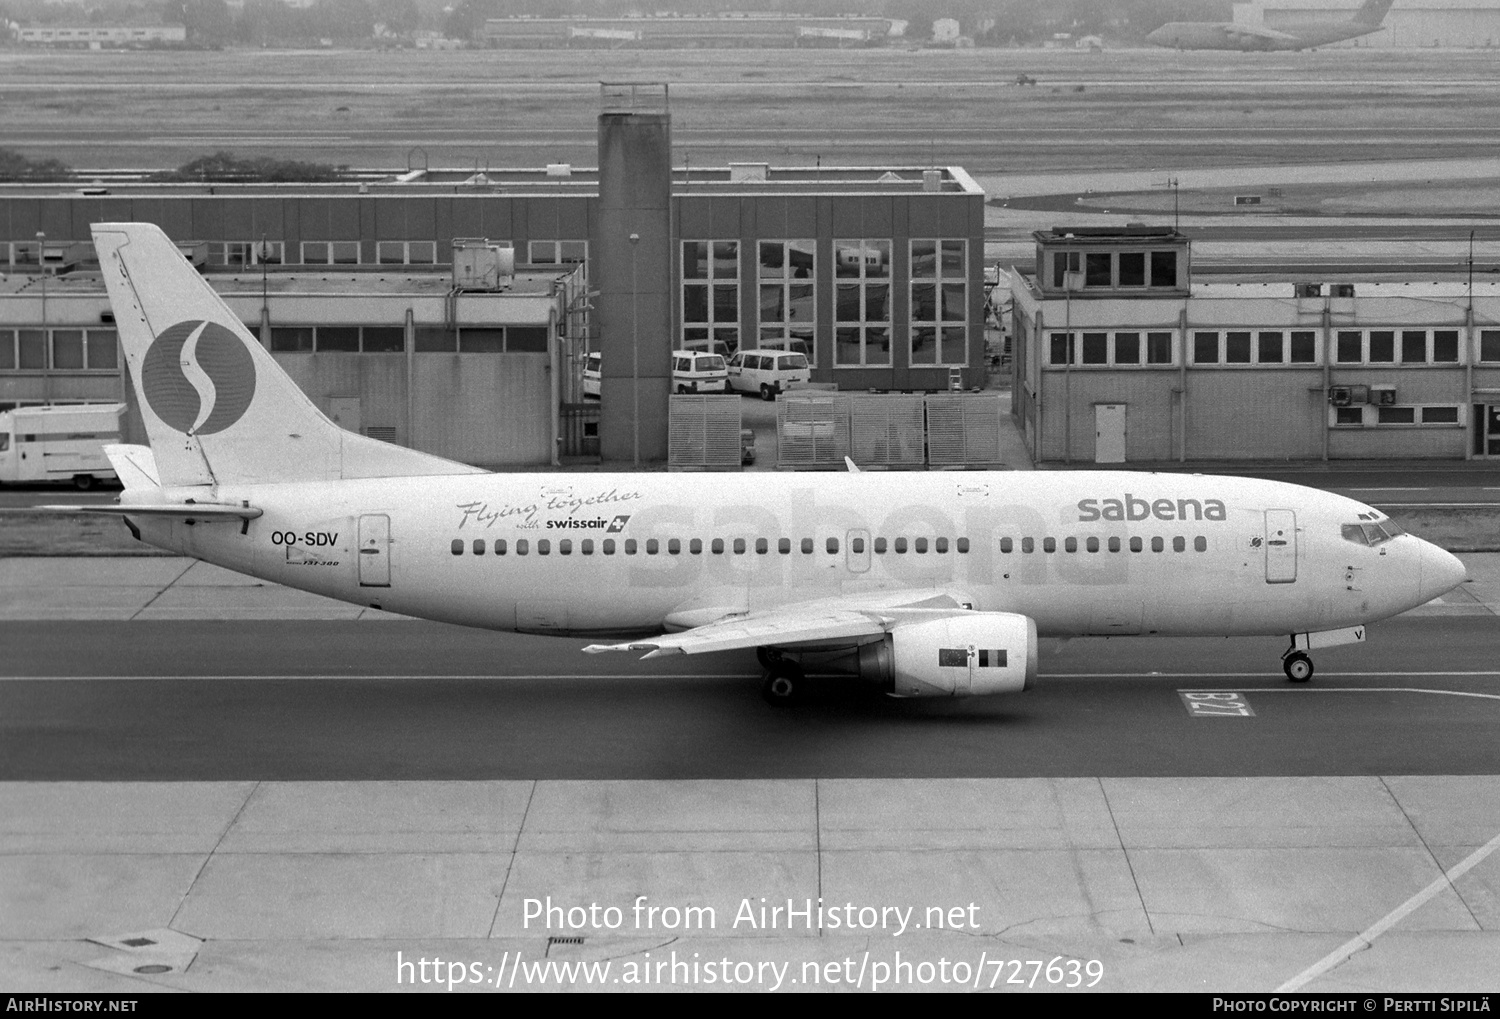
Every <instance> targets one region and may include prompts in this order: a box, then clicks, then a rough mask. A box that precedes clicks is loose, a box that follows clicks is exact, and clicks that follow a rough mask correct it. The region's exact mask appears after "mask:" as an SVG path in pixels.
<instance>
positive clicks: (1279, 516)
mask: <svg viewBox="0 0 1500 1019" xmlns="http://www.w3.org/2000/svg"><path fill="white" fill-rule="evenodd" d="M1296 579H1297V514H1296V513H1293V512H1292V511H1291V510H1266V583H1267V584H1290V583H1292V582H1293V581H1295V580H1296Z"/></svg>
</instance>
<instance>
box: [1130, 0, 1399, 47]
mask: <svg viewBox="0 0 1500 1019" xmlns="http://www.w3.org/2000/svg"><path fill="white" fill-rule="evenodd" d="M1391 3H1392V0H1365V2H1364V3H1363V4H1361V5H1360V6H1359V9H1358V10H1356V11H1355V12H1354V13H1353V14H1352V15H1351V16H1350V17H1348V18H1345V19H1341V20H1338V21H1305V22H1298V23H1297V24H1295V25H1285V26H1282V27H1280V28H1276V27H1273V26H1270V25H1256V24H1250V23H1246V22H1239V21H1173V22H1169V23H1168V24H1165V25H1163V26H1161V27H1160V28H1158V29H1157V30H1156V31H1154V32H1152V33H1151V34H1150V35H1148V36H1146V41H1147V42H1149V43H1153V44H1154V45H1157V46H1167V47H1171V48H1173V49H1179V50H1306V49H1312V48H1313V47H1315V46H1326V45H1328V44H1329V43H1331V42H1342V41H1343V40H1345V39H1358V38H1359V37H1360V36H1364V35H1369V34H1371V33H1372V32H1378V31H1380V28H1381V26H1382V25H1383V24H1384V23H1385V16H1386V12H1388V11H1389V10H1390V9H1391Z"/></svg>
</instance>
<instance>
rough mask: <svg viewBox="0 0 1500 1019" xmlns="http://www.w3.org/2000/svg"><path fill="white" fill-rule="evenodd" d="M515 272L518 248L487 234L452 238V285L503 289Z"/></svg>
mask: <svg viewBox="0 0 1500 1019" xmlns="http://www.w3.org/2000/svg"><path fill="white" fill-rule="evenodd" d="M515 275H516V249H515V248H513V247H512V246H511V245H510V244H509V243H506V244H492V243H491V242H490V241H489V239H488V238H484V237H455V238H454V239H453V285H454V286H455V287H456V288H458V289H459V290H502V289H504V288H505V287H506V286H508V285H509V284H510V282H511V280H512V279H513V278H514V277H515Z"/></svg>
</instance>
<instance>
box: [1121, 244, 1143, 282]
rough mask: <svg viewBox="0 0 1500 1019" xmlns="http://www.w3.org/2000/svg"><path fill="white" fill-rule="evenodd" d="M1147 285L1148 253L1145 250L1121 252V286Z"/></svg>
mask: <svg viewBox="0 0 1500 1019" xmlns="http://www.w3.org/2000/svg"><path fill="white" fill-rule="evenodd" d="M1145 285H1146V253H1145V252H1144V251H1122V252H1120V286H1122V287H1143V286H1145Z"/></svg>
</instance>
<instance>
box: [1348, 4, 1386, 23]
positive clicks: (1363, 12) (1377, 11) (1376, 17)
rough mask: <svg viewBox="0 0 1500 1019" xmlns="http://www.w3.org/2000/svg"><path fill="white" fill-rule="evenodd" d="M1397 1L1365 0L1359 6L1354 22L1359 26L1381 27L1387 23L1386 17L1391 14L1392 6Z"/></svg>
mask: <svg viewBox="0 0 1500 1019" xmlns="http://www.w3.org/2000/svg"><path fill="white" fill-rule="evenodd" d="M1394 2H1395V0H1365V2H1364V3H1362V4H1360V5H1359V10H1357V11H1355V12H1354V21H1355V23H1356V24H1359V25H1376V26H1379V25H1380V24H1381V23H1383V22H1384V21H1385V16H1386V15H1387V14H1388V13H1390V9H1391V4H1392V3H1394Z"/></svg>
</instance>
